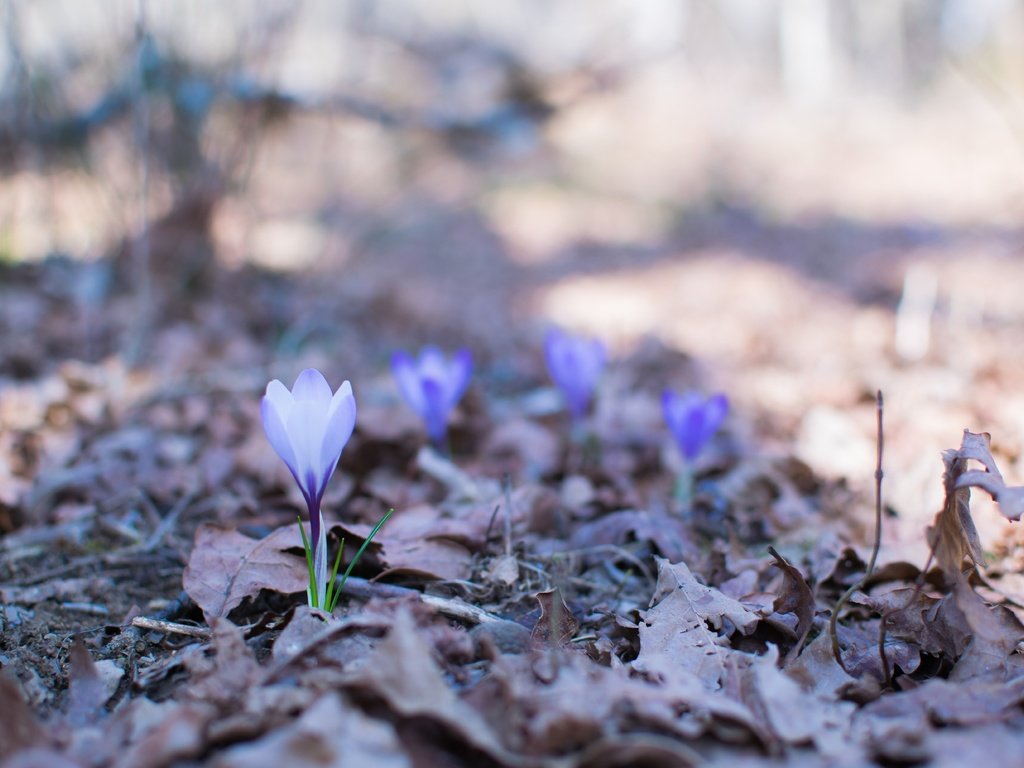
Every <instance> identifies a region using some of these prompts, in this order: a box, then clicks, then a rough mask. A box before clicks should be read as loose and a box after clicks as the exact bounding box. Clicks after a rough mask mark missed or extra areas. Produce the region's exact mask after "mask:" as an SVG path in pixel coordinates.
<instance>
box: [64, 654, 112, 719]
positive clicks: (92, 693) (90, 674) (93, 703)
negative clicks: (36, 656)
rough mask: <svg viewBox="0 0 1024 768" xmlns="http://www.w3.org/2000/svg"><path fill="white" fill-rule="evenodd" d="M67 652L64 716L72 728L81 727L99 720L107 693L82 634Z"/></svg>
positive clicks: (102, 713) (107, 696)
mask: <svg viewBox="0 0 1024 768" xmlns="http://www.w3.org/2000/svg"><path fill="white" fill-rule="evenodd" d="M69 656H70V661H71V680H70V681H69V688H68V704H67V710H66V711H65V713H64V720H65V722H67V724H68V725H69V726H71V727H72V728H80V727H82V726H85V725H92V724H93V723H96V722H98V721H99V719H100V718H101V717H103V715H104V714H106V713H105V712H104V710H103V705H104V704H106V703H107V699H109V698H110V694H109V692H108V691H107V687H106V685H104V683H103V679H102V678H101V677H100V673H99V670H97V669H96V664H95V663H93V660H92V656H90V655H89V651H88V650H87V649H86V647H85V643H84V642H82V638H80V637H76V638H75V641H74V642H73V643H72V644H71V652H70V654H69Z"/></svg>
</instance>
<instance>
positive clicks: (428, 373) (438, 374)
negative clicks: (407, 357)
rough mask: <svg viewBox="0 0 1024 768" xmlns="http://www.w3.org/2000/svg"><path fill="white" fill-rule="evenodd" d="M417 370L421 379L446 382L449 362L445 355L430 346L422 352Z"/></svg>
mask: <svg viewBox="0 0 1024 768" xmlns="http://www.w3.org/2000/svg"><path fill="white" fill-rule="evenodd" d="M416 368H417V372H418V373H419V375H420V377H421V378H424V379H426V378H431V379H435V380H437V381H444V380H445V379H446V378H447V377H448V361H447V360H446V359H445V357H444V353H443V352H442V351H441V350H440V349H438V348H437V347H435V346H433V345H430V344H428V345H427V346H425V347H424V348H423V349H422V350H420V357H419V360H418V361H417V365H416Z"/></svg>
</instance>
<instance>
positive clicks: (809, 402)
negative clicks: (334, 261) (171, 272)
mask: <svg viewBox="0 0 1024 768" xmlns="http://www.w3.org/2000/svg"><path fill="white" fill-rule="evenodd" d="M435 214H436V215H438V216H441V214H440V213H438V212H435ZM445 215H448V214H445ZM417 226H419V225H416V224H415V222H414V223H413V224H412V225H410V226H409V228H408V230H407V231H406V232H405V233H404V234H403V235H402V236H401V237H398V238H396V239H393V240H391V241H389V242H385V243H383V244H382V245H380V247H378V248H375V249H373V251H372V252H367V253H364V254H362V255H360V256H357V257H355V258H353V259H351V260H350V261H348V262H346V263H345V264H343V265H341V266H339V267H334V268H330V269H328V268H326V267H325V268H322V269H320V270H319V271H314V272H312V273H307V274H304V275H289V274H282V273H275V272H270V271H261V270H258V269H256V268H254V267H251V266H246V267H241V268H238V269H218V270H216V271H215V272H214V273H213V274H211V275H209V276H208V279H207V280H206V282H205V283H204V284H203V286H201V287H202V292H201V293H196V292H194V287H192V286H189V287H187V288H186V287H182V286H176V285H175V284H174V281H173V280H169V279H166V278H161V279H159V280H158V281H157V284H156V286H155V288H156V293H155V295H154V297H153V301H152V302H151V304H150V305H149V306H147V311H148V312H151V314H152V316H153V317H154V318H155V321H154V324H153V325H152V327H151V328H149V329H148V333H147V334H146V335H145V336H144V337H141V338H142V343H141V344H136V346H135V348H136V349H137V350H140V351H139V352H138V353H137V354H136V364H135V365H129V364H128V363H127V362H126V356H125V354H123V352H124V350H125V349H128V348H131V347H132V340H133V338H134V336H133V334H136V333H137V332H138V330H139V324H140V321H139V314H138V313H139V299H138V296H137V295H135V294H134V293H132V292H121V293H118V292H114V293H112V294H111V297H110V299H109V300H108V301H105V302H104V303H102V304H99V305H96V304H94V303H90V302H88V301H84V300H81V292H82V290H83V289H82V286H83V285H86V286H87V285H88V284H89V280H91V279H95V274H94V272H95V270H96V266H95V265H90V264H87V263H80V262H76V261H71V260H47V261H44V262H41V263H38V264H30V265H15V266H8V267H5V268H4V272H3V276H2V282H0V294H2V295H0V329H2V333H0V374H2V376H3V378H4V382H5V383H4V386H3V388H2V389H0V423H2V425H3V429H2V432H0V667H2V671H3V673H2V674H0V688H2V689H3V690H2V692H0V696H2V699H3V701H4V704H3V713H4V715H3V717H2V718H0V759H2V758H6V760H5V761H4V762H3V765H4V766H5V768H13V767H14V766H30V765H48V766H135V765H146V766H169V765H177V766H183V765H211V766H235V765H237V766H245V768H253V767H254V766H263V765H266V766H272V765H289V766H306V765H309V766H312V765H345V766H371V765H372V766H382V767H384V766H395V767H396V768H397V767H399V766H417V767H424V768H426V767H428V766H431V767H442V766H453V767H454V766H467V767H468V766H474V767H479V766H558V767H559V768H570V767H571V768H612V767H613V766H686V765H721V766H740V765H743V766H761V765H783V764H784V765H799V766H817V765H849V766H860V765H933V766H945V765H949V766H953V765H957V766H962V765H967V764H970V763H971V762H972V761H979V762H980V761H981V760H991V759H992V757H993V756H994V755H1003V756H1007V755H1012V754H1020V753H1022V752H1024V735H1022V730H1021V727H1020V726H1021V725H1022V722H1024V710H1022V704H1024V669H1022V665H1021V661H1022V656H1021V654H1020V653H1019V650H1020V643H1021V641H1022V640H1024V625H1022V624H1021V618H1022V617H1024V613H1022V611H1024V607H1022V606H1024V580H1022V578H1021V569H1022V567H1024V546H1022V545H1024V537H1022V536H1021V534H1020V532H1019V525H1018V524H1015V523H1011V522H1009V521H1007V520H1006V519H1005V517H1004V515H1013V514H1014V509H1015V504H1017V503H1019V501H1018V495H1017V494H1018V489H1014V488H1006V487H1005V486H1002V485H1000V484H999V480H998V476H997V474H996V472H995V469H996V462H998V464H999V466H1000V467H1001V468H1002V470H1003V472H1004V473H1005V474H1006V476H1007V478H1008V479H1009V481H1010V482H1011V483H1012V481H1013V479H1014V478H1019V477H1021V476H1022V474H1024V472H1022V471H1021V470H1022V466H1021V461H1022V458H1021V456H1022V454H1024V437H1022V436H1024V365H1022V363H1021V360H1020V359H1019V358H1015V357H1014V355H1013V354H1011V352H1012V351H1015V350H1019V349H1021V348H1024V347H1022V346H1021V345H1022V343H1024V322H1022V321H1024V317H1022V315H1024V309H1022V308H1021V305H1020V302H1019V293H1018V292H1017V291H1015V290H1013V287H1014V286H1019V285H1021V284H1024V274H1022V272H1024V264H1022V263H1021V262H1020V259H1019V257H1018V256H1016V252H1015V250H1014V249H1015V248H1016V246H1015V245H1014V243H1015V242H1017V240H1018V239H1019V238H1018V236H1017V234H1015V233H1014V232H1008V231H989V232H977V231H975V232H972V233H968V234H957V233H956V232H952V231H949V230H936V231H920V230H915V229H913V228H909V227H908V228H903V229H900V228H891V229H877V230H871V229H865V228H857V227H853V226H852V225H848V224H845V223H844V222H840V221H835V220H824V221H821V222H818V223H815V224H813V225H810V226H808V227H807V228H803V229H801V228H793V227H784V226H781V225H777V224H775V223H773V222H772V221H770V220H767V219H764V218H760V217H758V216H757V215H756V214H755V213H752V212H750V211H745V210H742V209H737V208H731V207H728V206H722V207H719V208H714V209H711V210H707V211H704V212H702V213H700V214H699V215H697V214H695V215H694V217H693V218H692V220H688V221H687V222H686V223H685V226H681V227H680V229H679V232H678V233H676V234H673V235H672V236H671V237H670V238H668V239H667V240H666V241H665V243H664V244H663V246H662V247H660V248H658V249H652V250H650V251H645V252H637V253H630V254H628V255H626V256H624V255H622V254H621V253H618V252H616V251H615V250H614V249H608V248H601V247H591V248H589V249H588V248H582V249H580V250H579V252H575V253H571V254H566V255H564V257H563V258H562V259H561V260H558V261H554V262H549V263H538V264H535V265H524V264H521V263H514V262H512V261H508V260H505V259H503V258H501V256H500V255H497V254H495V253H494V252H493V247H492V243H491V242H490V241H489V240H488V237H487V233H486V232H484V231H482V230H481V228H480V227H479V222H477V221H476V220H474V219H472V217H469V218H466V217H460V216H457V215H448V218H447V219H445V218H443V217H442V218H441V219H440V220H438V221H434V222H433V223H431V224H430V230H429V231H427V232H424V231H422V229H417ZM436 238H439V239H440V242H439V243H436V242H435V243H433V244H432V245H431V247H430V248H429V249H428V250H429V252H427V253H425V254H424V253H422V252H421V245H422V243H424V242H428V241H432V240H434V239H436ZM446 247H450V250H448V251H445V248H446ZM414 254H415V255H414ZM467 254H468V255H467ZM914 262H917V263H919V264H923V265H926V269H927V270H929V272H928V273H926V275H925V278H924V279H925V280H926V282H927V281H928V280H934V281H935V282H936V284H937V285H938V298H937V300H936V302H935V308H934V311H932V310H929V311H928V315H927V317H926V321H927V324H928V325H929V327H930V328H931V335H930V341H929V346H928V349H927V350H926V351H925V352H924V357H923V358H921V359H920V360H915V361H908V360H907V359H905V358H901V357H900V355H899V354H897V351H896V350H895V349H894V339H895V336H896V327H897V321H898V320H899V319H900V318H901V317H902V319H903V321H904V322H908V321H911V322H912V321H914V317H913V316H908V314H907V313H911V315H912V314H913V307H910V308H908V307H906V306H904V307H903V308H902V309H900V308H899V307H898V302H899V300H900V297H901V292H902V291H903V274H904V271H905V270H906V268H907V266H908V265H910V264H912V263H914ZM901 313H902V315H901ZM908 318H909V319H908ZM551 322H557V323H560V324H564V325H566V326H568V327H571V328H574V329H578V330H582V331H584V332H591V333H599V334H601V335H602V336H604V337H605V338H607V339H609V340H610V341H611V342H612V347H613V360H612V362H611V364H610V366H609V369H608V371H607V372H606V375H605V377H604V379H603V380H602V383H601V386H600V389H599V393H598V397H597V402H596V404H595V408H594V412H593V414H592V416H591V417H590V419H589V422H588V431H589V438H588V440H587V441H585V442H583V443H581V442H579V441H574V440H573V439H571V436H570V432H571V430H570V429H569V427H568V423H567V419H566V415H565V414H564V412H563V410H562V406H561V400H560V398H559V396H558V393H557V392H556V391H555V390H554V389H553V388H552V386H551V384H550V382H549V380H548V378H547V374H546V372H545V369H544V363H543V355H542V352H541V339H542V336H543V331H544V328H545V326H546V324H547V323H551ZM428 342H429V343H435V344H438V345H440V346H441V347H443V348H445V349H447V350H454V349H456V348H458V347H460V346H468V347H469V348H470V349H471V350H472V352H473V354H474V357H475V361H476V370H475V373H474V378H473V383H472V385H471V388H470V391H469V393H468V395H467V396H466V398H465V399H464V401H463V402H462V404H461V406H460V408H459V409H458V411H457V413H456V415H455V418H454V421H453V423H452V433H451V437H452V439H451V455H450V456H443V455H441V454H439V453H437V452H435V451H433V450H431V449H429V448H427V447H425V439H424V436H423V434H422V431H421V428H420V426H419V424H418V422H417V420H416V418H415V417H414V416H413V414H412V413H411V412H410V411H408V409H407V408H406V407H405V406H404V405H403V404H402V403H401V402H400V400H399V398H398V395H397V392H396V389H395V386H394V384H393V382H392V381H391V379H390V374H389V371H388V359H389V357H390V355H391V353H392V352H393V351H395V350H397V349H408V350H410V351H412V350H415V349H416V348H418V347H419V345H421V344H424V343H428ZM305 367H318V368H320V369H321V370H323V371H324V373H325V375H326V376H327V378H328V380H329V381H330V382H331V384H332V385H333V386H335V387H337V386H338V384H340V383H341V381H342V380H343V379H348V380H351V381H352V383H353V387H354V390H355V396H356V399H357V402H358V408H359V413H358V419H357V425H356V431H355V434H354V436H353V438H352V440H351V442H350V443H349V444H348V446H347V447H346V448H345V450H344V453H343V455H342V459H341V464H340V467H339V470H338V472H337V473H336V475H335V476H334V478H333V480H332V481H331V483H330V485H329V488H328V491H327V496H326V499H325V502H324V509H325V514H326V516H327V518H328V524H329V526H330V538H329V541H330V543H331V548H332V550H333V549H334V548H335V547H336V546H337V545H338V542H339V541H340V540H341V538H342V537H343V538H344V541H345V552H346V555H347V556H351V554H352V553H353V552H354V550H355V548H356V546H358V545H359V544H360V543H361V541H362V540H363V537H365V536H366V535H367V533H368V531H369V529H370V527H371V526H372V525H373V523H375V522H376V521H377V520H378V519H379V518H380V517H381V516H382V515H383V514H384V512H385V511H386V510H388V509H389V508H393V509H394V510H395V513H394V516H393V518H392V519H391V520H390V521H389V522H388V524H387V525H386V526H385V527H384V528H383V530H382V531H381V533H380V534H379V535H378V537H377V538H376V539H375V540H374V542H373V543H372V544H371V546H370V547H369V548H368V550H367V553H366V555H364V558H363V560H362V561H361V562H360V563H359V565H358V567H357V569H356V571H355V573H356V577H357V578H354V579H353V580H352V581H351V582H350V583H349V585H348V586H347V588H346V593H345V594H343V596H342V598H341V601H340V602H339V605H338V608H337V610H336V611H335V613H334V616H333V617H328V616H325V615H322V614H320V613H318V612H316V611H311V610H310V609H309V608H307V607H306V605H305V595H304V594H303V590H304V588H305V578H306V566H305V563H304V561H303V558H302V552H301V543H300V540H299V533H298V531H297V529H296V525H295V520H296V516H297V514H299V513H300V511H301V510H302V509H303V505H302V503H301V497H300V496H299V493H298V490H297V489H296V488H295V487H294V484H293V483H292V481H291V478H290V476H289V474H288V471H287V469H286V468H285V466H284V464H283V463H282V462H281V461H280V460H279V459H278V457H277V456H276V455H275V454H274V452H273V450H272V449H271V447H270V445H269V444H268V443H267V441H266V438H265V435H264V433H263V429H262V426H261V423H260V418H259V402H260V397H261V395H262V393H263V390H264V388H265V386H266V383H267V382H268V381H269V380H270V379H271V378H281V379H282V380H284V381H285V382H286V383H289V384H290V382H291V380H292V379H293V378H294V376H295V375H296V374H297V373H298V371H300V370H301V369H302V368H305ZM666 387H672V388H676V389H684V388H696V389H700V390H703V391H707V392H710V391H725V392H726V393H727V394H728V395H729V396H730V398H731V401H732V404H733V407H732V412H731V414H730V417H729V420H728V422H727V424H726V426H725V428H724V429H723V430H722V432H721V433H720V434H719V435H718V436H717V437H716V439H715V441H714V442H713V443H712V445H711V446H710V448H709V449H708V450H707V451H706V452H705V453H704V454H703V455H702V457H701V459H700V462H699V465H698V467H697V479H696V484H695V488H694V493H693V496H692V499H691V500H690V501H689V502H688V503H680V502H678V501H676V500H675V499H674V496H673V486H674V483H675V477H674V468H675V466H676V459H675V454H674V448H673V446H672V444H671V439H670V437H669V435H668V433H667V432H666V429H665V427H664V425H663V423H662V421H661V414H660V410H659V397H660V394H661V392H662V390H663V389H665V388H666ZM877 389H882V390H884V392H885V404H886V405H885V407H886V410H885V430H886V443H885V469H886V477H885V485H884V492H885V505H884V509H883V530H882V531H881V543H882V546H881V551H880V555H879V557H878V561H877V563H876V565H875V568H874V570H873V572H871V573H870V574H868V562H869V560H870V559H871V551H872V547H871V545H872V541H873V538H874V535H875V524H874V515H875V511H874V510H875V508H874V496H873V494H874V481H873V476H874V471H875V452H876V405H875V391H876V390H877ZM965 428H969V429H971V430H972V431H973V432H978V433H980V432H986V431H987V432H990V433H991V434H992V452H991V453H989V448H988V443H987V442H986V440H985V439H984V438H980V437H977V436H971V435H967V437H966V438H964V435H963V430H964V429H965ZM962 438H963V439H964V443H963V447H962V448H961V439H962ZM944 449H949V450H950V451H952V452H951V453H949V454H947V455H946V464H943V461H942V456H941V455H940V451H942V450H944ZM958 449H959V450H958ZM970 470H975V472H974V473H973V474H971V473H970ZM978 470H982V471H985V473H986V474H985V476H983V477H982V476H980V475H979V474H978V472H977V471H978ZM944 471H945V472H946V478H947V481H948V485H949V487H950V489H952V490H953V491H954V492H953V493H951V495H950V496H949V497H948V499H946V496H945V494H944V486H943V473H944ZM961 477H963V478H964V480H963V481H962V482H963V483H968V482H970V483H973V484H975V485H978V484H981V485H986V486H987V487H988V489H989V490H990V491H994V492H995V493H996V494H997V495H1000V497H1001V498H1000V500H1001V502H1002V507H1001V508H997V507H996V506H995V505H993V504H991V503H988V498H987V496H986V494H984V493H979V492H976V493H975V494H974V496H975V501H978V502H981V503H980V504H975V507H974V510H973V512H972V510H971V507H970V506H969V504H968V501H967V495H966V493H965V491H964V490H963V489H953V486H954V485H955V484H956V482H957V481H958V479H959V478H961ZM944 499H946V504H945V507H944V506H943V505H944ZM940 509H944V513H943V516H942V518H941V519H940V520H939V522H938V523H937V524H934V533H933V534H931V538H929V534H928V533H927V529H928V528H929V526H933V519H934V518H935V515H936V513H937V512H938V511H939V510H940ZM1001 513H1002V514H1001ZM1017 514H1019V510H1017ZM972 515H973V520H972ZM932 546H937V552H936V553H935V556H934V557H929V551H930V549H931V548H932ZM974 563H976V565H977V568H975V567H974ZM925 568H927V570H924V569H925ZM866 576H869V578H867V579H865V577H866ZM851 588H853V589H852V593H851V595H850V597H849V599H848V601H847V602H846V603H845V605H844V606H843V607H842V609H841V611H840V614H839V616H838V621H837V624H836V638H835V639H836V642H837V644H838V648H839V654H840V658H839V659H837V658H836V657H835V655H834V653H833V647H832V637H831V635H830V630H829V622H830V617H831V615H832V612H833V611H834V609H835V607H836V605H837V601H839V599H840V597H841V596H842V595H843V594H844V592H847V590H850V589H851ZM160 622H164V624H161V623H160Z"/></svg>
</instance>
